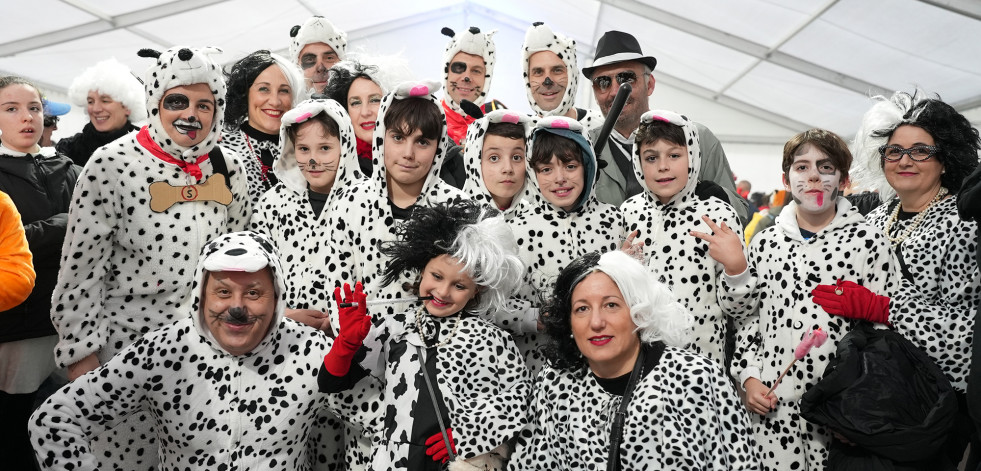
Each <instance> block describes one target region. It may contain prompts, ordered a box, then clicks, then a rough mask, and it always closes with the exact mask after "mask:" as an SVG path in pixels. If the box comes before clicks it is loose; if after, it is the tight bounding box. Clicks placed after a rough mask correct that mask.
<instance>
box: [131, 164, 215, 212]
mask: <svg viewBox="0 0 981 471" xmlns="http://www.w3.org/2000/svg"><path fill="white" fill-rule="evenodd" d="M189 201H215V202H217V203H220V204H223V205H225V206H228V204H229V203H231V202H232V192H231V190H229V189H228V186H227V185H225V176H224V175H222V174H220V173H218V174H215V175H212V176H210V177H208V179H207V180H205V182H204V183H202V184H199V185H186V186H173V185H171V184H170V183H167V182H153V183H151V184H150V209H151V210H153V211H154V212H157V213H162V212H164V211H166V210H167V209H168V208H170V207H171V206H173V205H175V204H177V203H186V202H189Z"/></svg>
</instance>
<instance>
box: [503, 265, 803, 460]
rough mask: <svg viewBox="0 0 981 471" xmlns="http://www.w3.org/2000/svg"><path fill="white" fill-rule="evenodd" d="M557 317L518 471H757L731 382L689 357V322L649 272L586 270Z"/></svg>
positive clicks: (551, 321) (553, 313) (562, 279)
mask: <svg viewBox="0 0 981 471" xmlns="http://www.w3.org/2000/svg"><path fill="white" fill-rule="evenodd" d="M547 311H548V312H549V316H548V317H546V318H545V319H544V323H545V333H546V335H547V339H548V341H547V346H546V350H545V352H546V355H547V357H548V361H549V367H548V368H546V369H545V370H543V371H542V372H541V374H540V375H539V377H538V381H537V383H536V387H535V391H534V393H533V396H532V405H531V409H530V410H529V412H528V417H529V419H530V420H531V425H529V427H528V429H526V430H525V431H523V432H522V434H521V436H520V438H519V440H518V445H517V449H516V450H515V453H514V456H512V460H511V463H510V468H509V469H514V470H528V469H596V470H599V469H615V470H620V469H622V470H637V469H658V470H679V471H680V470H696V469H697V470H719V471H722V470H726V471H730V470H758V469H759V460H758V459H757V457H756V450H755V446H754V442H753V435H752V432H751V430H750V428H749V423H748V421H747V418H746V414H745V412H744V411H743V410H742V407H741V405H740V404H739V396H737V395H736V392H735V391H734V390H733V387H732V383H731V382H730V381H729V378H728V376H727V375H726V374H725V370H724V369H723V368H722V367H721V366H720V365H719V364H717V363H716V362H714V361H712V360H709V359H708V358H706V357H703V356H701V355H697V354H694V353H692V352H690V351H688V350H683V348H684V346H685V345H687V344H688V343H689V342H690V335H691V332H690V328H691V323H692V319H691V315H690V314H689V313H688V312H687V310H686V309H685V307H684V306H682V305H681V304H679V303H678V302H676V301H675V300H674V297H673V296H672V294H671V291H670V290H669V289H668V288H667V287H666V286H664V285H663V284H661V283H658V282H657V281H656V280H655V279H654V276H653V275H652V274H650V273H648V272H647V270H646V269H645V268H644V266H643V265H642V264H641V263H640V262H638V261H637V260H635V259H633V258H632V257H631V256H629V255H627V254H625V253H623V252H621V251H612V252H607V253H606V254H603V255H602V256H601V255H600V254H599V253H597V252H592V253H588V254H586V255H584V256H582V257H580V258H578V259H576V260H575V261H573V262H572V263H570V264H569V266H568V267H567V268H565V269H564V270H563V271H562V273H561V274H559V276H558V279H557V280H556V282H555V291H554V294H553V296H552V298H551V301H550V302H549V304H548V306H547ZM624 401H627V402H626V403H624ZM621 405H623V406H624V407H623V408H622V409H621ZM618 411H623V413H624V415H623V419H622V428H620V427H617V426H616V425H614V422H616V420H617V415H618ZM617 431H619V433H617ZM611 451H612V452H613V453H611ZM787 469H792V468H789V467H788V468H787Z"/></svg>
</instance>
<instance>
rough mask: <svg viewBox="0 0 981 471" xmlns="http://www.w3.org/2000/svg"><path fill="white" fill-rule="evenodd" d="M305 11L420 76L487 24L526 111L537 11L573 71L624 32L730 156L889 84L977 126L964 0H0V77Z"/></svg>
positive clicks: (48, 76)
mask: <svg viewBox="0 0 981 471" xmlns="http://www.w3.org/2000/svg"><path fill="white" fill-rule="evenodd" d="M311 15H323V16H325V17H327V18H329V19H330V20H331V21H332V22H333V23H334V24H335V25H336V26H337V27H338V28H340V29H342V30H345V31H347V33H348V42H349V46H348V48H349V50H354V51H358V50H363V51H368V52H371V53H375V54H395V53H398V54H401V55H403V56H404V57H405V58H406V59H408V60H409V63H410V65H411V67H412V69H413V72H414V73H415V75H416V76H417V77H419V78H435V79H440V78H441V77H442V67H443V65H442V64H441V56H442V52H443V48H444V46H445V44H446V40H447V38H446V37H445V36H443V35H442V34H440V29H441V28H442V27H443V26H449V27H451V28H453V29H461V28H464V27H467V26H470V25H474V26H478V27H480V28H481V29H482V30H491V29H498V30H499V32H498V33H497V35H496V36H495V42H496V44H497V51H498V53H497V54H498V59H497V67H496V69H495V79H494V82H493V86H492V88H491V89H490V96H492V97H494V98H497V99H499V100H501V101H502V102H504V103H505V104H506V105H507V106H509V107H511V108H514V109H517V110H521V111H530V108H529V106H528V104H527V101H526V97H525V90H524V86H525V85H524V83H523V82H522V79H521V66H520V60H521V57H522V56H521V44H522V41H523V39H524V32H525V30H526V29H527V28H528V27H529V26H530V25H531V23H532V22H535V21H544V22H546V23H547V24H549V26H551V27H552V29H553V30H555V31H557V32H561V33H562V34H565V35H567V36H570V37H572V38H573V39H575V40H576V43H577V48H578V52H579V65H580V67H583V66H587V65H589V64H590V63H591V62H592V55H593V53H594V48H595V44H596V41H597V40H598V39H599V37H600V36H601V35H602V34H603V33H604V32H605V31H608V30H611V29H617V30H621V31H626V32H629V33H631V34H633V35H634V36H636V37H637V39H638V40H639V41H640V44H641V47H642V48H643V50H644V52H645V53H646V54H649V55H653V56H655V57H657V59H658V66H657V69H656V70H655V71H654V76H655V78H656V80H657V88H656V89H655V92H654V95H653V97H652V100H651V102H652V107H656V108H669V109H673V110H675V111H678V112H681V113H683V114H686V115H689V116H691V117H693V118H694V119H696V120H697V121H701V122H703V123H705V124H707V125H708V126H709V127H710V128H711V129H712V130H713V131H714V132H715V133H716V135H718V136H719V137H720V138H721V139H722V141H723V143H724V144H725V145H726V148H727V151H728V150H729V149H730V147H732V148H733V149H735V151H736V152H735V154H737V155H736V157H737V158H736V160H739V154H742V153H747V154H753V153H754V152H756V151H752V150H750V149H751V148H752V147H753V146H756V147H760V146H762V147H763V148H768V149H769V150H765V152H766V153H767V154H772V153H773V152H774V149H776V148H778V147H780V145H782V143H783V142H784V141H785V140H786V139H787V138H789V137H790V136H792V135H793V134H795V133H797V132H799V131H802V130H804V129H807V128H811V127H821V128H825V129H829V130H831V131H834V132H836V133H838V134H840V135H842V136H843V137H845V138H846V139H847V138H849V137H850V136H852V135H853V134H854V132H855V130H856V129H857V127H858V124H859V122H860V120H861V116H862V114H863V113H864V112H865V110H866V109H867V108H868V107H869V105H870V101H869V96H870V95H876V94H890V93H892V91H895V90H907V91H911V90H913V89H914V88H915V87H920V88H922V89H924V90H926V91H930V92H935V93H939V94H940V96H941V98H942V99H943V100H944V101H947V102H948V103H950V104H952V105H954V107H955V108H957V109H958V110H960V111H961V112H962V113H965V115H967V116H968V118H969V119H971V120H972V122H974V123H976V125H977V123H979V122H981V3H979V2H976V1H972V0H827V1H822V2H800V1H797V0H700V1H688V2H678V1H673V0H646V1H641V0H566V1H565V2H562V3H561V4H558V3H556V2H528V1H524V0H494V1H490V0H425V1H416V2H397V3H396V2H377V1H347V0H332V1H326V0H277V1H275V2H270V1H268V0H176V1H163V0H33V1H31V2H29V3H26V4H18V5H16V6H13V5H11V6H8V7H7V8H6V9H5V20H6V21H5V27H4V29H3V31H2V32H0V74H17V75H21V76H25V77H27V78H29V79H31V80H34V81H35V82H36V83H37V84H38V85H39V86H41V88H42V89H43V90H44V91H45V92H46V93H48V94H49V95H50V96H51V97H52V98H55V99H57V97H63V96H64V93H65V91H66V90H67V88H68V86H69V85H70V84H71V81H72V79H73V78H74V77H75V76H77V75H78V74H80V73H81V72H82V71H83V70H84V69H85V68H86V67H89V66H91V65H92V64H94V63H96V62H98V61H100V60H103V59H106V58H108V57H116V58H117V59H119V60H120V61H121V62H123V63H124V64H126V65H128V66H129V67H130V68H131V69H133V70H134V72H136V73H137V75H139V76H142V73H143V71H144V70H145V69H146V67H148V66H149V61H148V60H147V59H143V58H139V57H137V56H136V51H137V50H138V49H140V48H144V47H149V48H155V49H160V50H163V49H166V48H168V47H171V46H174V45H190V46H217V47H220V48H222V49H223V50H224V54H222V55H221V56H219V57H218V60H220V61H222V62H225V63H232V62H234V61H235V60H237V59H239V58H241V57H242V56H244V55H245V54H248V53H250V52H252V51H255V50H257V49H270V50H273V51H278V52H283V53H285V51H286V49H287V47H288V44H289V35H288V33H289V29H290V27H292V26H293V25H296V24H299V23H301V22H303V20H305V19H306V18H307V17H309V16H311ZM589 86H590V84H589V83H588V81H587V80H585V79H584V78H583V79H581V80H580V90H578V94H577V97H578V103H577V104H578V105H579V106H580V107H590V106H595V103H594V102H593V99H592V92H591V89H590V88H589ZM76 111H80V110H76ZM73 113H75V112H74V111H73ZM78 116H80V118H79V121H80V122H84V120H85V118H84V115H82V114H81V113H78ZM79 127H80V126H79ZM72 132H74V131H72ZM56 137H57V136H56ZM740 145H742V146H744V149H742V150H740V149H737V147H738V146H740ZM743 151H745V152H743ZM767 157H768V158H771V159H772V158H773V155H768V156H767ZM778 161H779V160H778ZM768 165H769V164H768ZM738 167H739V165H736V162H733V168H734V169H735V170H736V172H737V173H740V170H739V168H738ZM775 172H779V165H778V166H777V168H776V170H775Z"/></svg>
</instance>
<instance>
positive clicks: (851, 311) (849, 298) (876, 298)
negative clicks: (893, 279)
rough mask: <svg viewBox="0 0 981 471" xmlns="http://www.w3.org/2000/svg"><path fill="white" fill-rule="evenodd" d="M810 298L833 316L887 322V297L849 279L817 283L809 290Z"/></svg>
mask: <svg viewBox="0 0 981 471" xmlns="http://www.w3.org/2000/svg"><path fill="white" fill-rule="evenodd" d="M811 299H812V300H814V303H815V304H818V305H820V306H821V307H822V308H824V310H825V311H827V313H828V314H831V315H833V316H841V317H847V318H849V319H864V320H867V321H872V322H878V323H880V324H888V323H889V298H888V297H886V296H880V295H878V294H875V293H873V292H872V291H870V290H869V289H868V288H866V287H864V286H862V285H860V284H857V283H854V282H851V281H844V280H838V282H837V283H835V284H833V285H818V286H817V287H815V288H814V291H811Z"/></svg>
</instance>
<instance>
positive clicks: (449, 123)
mask: <svg viewBox="0 0 981 471" xmlns="http://www.w3.org/2000/svg"><path fill="white" fill-rule="evenodd" d="M441 103H442V104H443V113H444V114H446V134H448V135H449V136H450V139H453V142H455V143H456V144H457V145H460V143H461V142H463V138H465V137H467V126H470V124H471V123H473V122H474V121H476V119H475V118H473V117H472V116H470V115H466V116H464V115H461V114H460V113H457V112H456V111H453V110H452V109H451V108H450V107H449V106H448V105H447V104H446V100H442V102H441Z"/></svg>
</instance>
